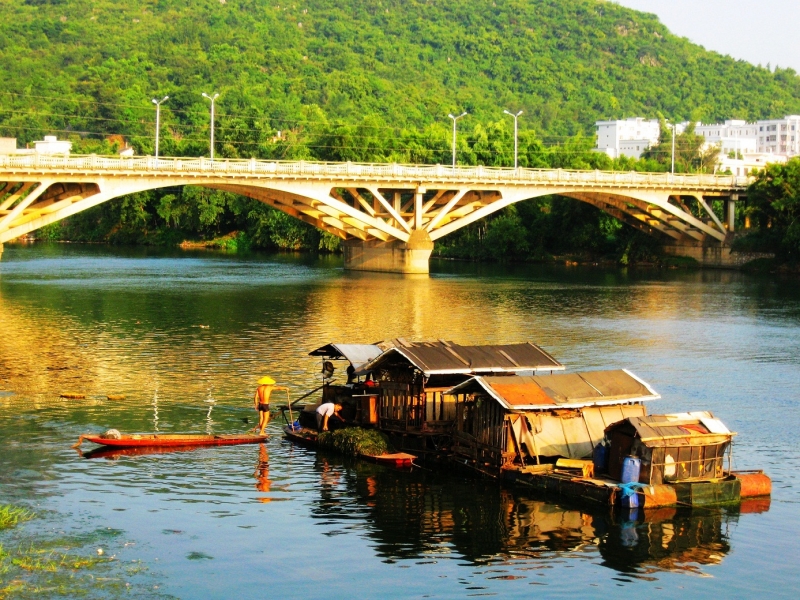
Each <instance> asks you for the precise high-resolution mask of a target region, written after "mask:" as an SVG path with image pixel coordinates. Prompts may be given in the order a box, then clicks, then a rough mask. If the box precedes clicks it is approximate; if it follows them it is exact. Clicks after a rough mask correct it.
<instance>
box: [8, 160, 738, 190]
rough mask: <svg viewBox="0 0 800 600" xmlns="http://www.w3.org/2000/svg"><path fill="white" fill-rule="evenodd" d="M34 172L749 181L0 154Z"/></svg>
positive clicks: (13, 166) (708, 184)
mask: <svg viewBox="0 0 800 600" xmlns="http://www.w3.org/2000/svg"><path fill="white" fill-rule="evenodd" d="M17 169H20V170H32V171H36V172H51V171H55V172H62V173H63V172H64V171H69V172H73V173H74V172H79V173H81V174H94V173H114V172H118V173H147V174H154V175H155V174H164V175H175V174H182V173H187V174H188V173H194V174H197V173H205V174H214V175H250V176H267V177H270V176H271V177H281V176H301V177H312V178H327V177H335V178H347V177H357V178H374V179H378V180H381V181H385V180H393V179H394V180H403V181H409V180H411V181H431V180H450V181H453V182H454V183H455V182H459V183H465V182H486V181H498V182H504V183H514V182H518V183H521V184H524V183H543V184H551V185H559V184H565V185H571V184H572V185H574V184H600V185H621V186H643V187H647V186H658V187H664V186H678V187H682V186H686V187H702V188H723V189H731V188H744V187H746V186H747V185H749V183H750V181H751V179H750V178H749V177H742V176H738V177H737V176H735V175H707V174H688V175H687V174H674V175H673V174H671V173H639V172H635V171H624V172H623V171H576V170H567V169H525V168H519V169H512V168H507V167H485V166H480V165H479V166H475V167H470V166H456V167H451V166H444V165H407V164H397V163H350V162H313V161H274V160H255V159H249V160H248V159H222V160H219V159H218V160H213V161H212V160H210V159H208V158H204V157H201V158H158V159H156V158H154V157H152V156H136V157H118V156H114V157H109V156H99V155H94V154H92V155H47V154H36V153H31V154H8V155H0V170H17Z"/></svg>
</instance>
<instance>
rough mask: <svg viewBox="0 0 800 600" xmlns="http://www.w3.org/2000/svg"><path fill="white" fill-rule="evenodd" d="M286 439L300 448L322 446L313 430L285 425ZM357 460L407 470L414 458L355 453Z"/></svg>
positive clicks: (388, 454)
mask: <svg viewBox="0 0 800 600" xmlns="http://www.w3.org/2000/svg"><path fill="white" fill-rule="evenodd" d="M283 431H284V434H285V435H286V437H287V438H288V439H289V440H291V441H293V442H296V443H298V444H300V445H301V446H307V447H309V448H323V447H326V446H324V445H323V444H322V443H321V441H320V434H319V432H318V431H316V430H314V429H309V428H305V427H297V426H295V425H287V426H286V427H284V429H283ZM355 456H356V457H357V458H362V459H365V460H369V461H371V462H374V463H378V464H381V465H386V466H389V467H395V468H398V469H399V468H408V467H411V466H412V465H413V462H414V459H415V458H416V456H414V455H413V454H408V453H406V452H383V453H380V454H370V453H365V452H355Z"/></svg>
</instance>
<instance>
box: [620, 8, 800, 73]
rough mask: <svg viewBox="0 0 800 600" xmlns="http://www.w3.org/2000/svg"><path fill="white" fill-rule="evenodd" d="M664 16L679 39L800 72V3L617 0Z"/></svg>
mask: <svg viewBox="0 0 800 600" xmlns="http://www.w3.org/2000/svg"><path fill="white" fill-rule="evenodd" d="M616 2H617V3H618V4H621V5H622V6H628V7H630V8H635V9H636V10H641V11H644V12H649V13H655V14H656V15H658V17H659V19H660V20H661V22H662V23H664V25H666V26H667V28H668V29H669V30H670V31H672V33H674V34H675V35H678V36H681V37H686V38H689V39H690V40H691V41H692V42H694V43H696V44H700V45H701V46H704V47H705V48H706V49H707V50H714V51H716V52H719V53H720V54H728V55H730V56H732V57H733V58H741V59H744V60H746V61H748V62H751V63H753V64H756V65H757V64H759V63H760V64H761V65H762V66H766V65H767V63H769V64H770V65H771V66H772V68H773V69H774V68H775V66H776V65H778V66H781V67H791V68H793V69H794V70H795V71H798V72H800V27H798V25H800V0H616Z"/></svg>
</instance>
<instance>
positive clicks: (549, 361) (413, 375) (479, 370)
mask: <svg viewBox="0 0 800 600" xmlns="http://www.w3.org/2000/svg"><path fill="white" fill-rule="evenodd" d="M310 355H311V356H318V357H320V358H321V359H322V360H323V372H325V373H331V374H332V373H334V372H335V368H334V367H335V366H334V365H333V364H332V362H331V364H330V365H328V366H326V363H328V362H330V361H336V360H344V361H346V362H347V363H348V367H347V369H348V371H349V375H348V377H347V381H346V382H343V383H337V382H335V381H334V379H333V377H332V376H330V377H328V378H327V382H325V383H324V384H323V386H322V394H321V397H320V400H319V401H317V402H309V403H308V404H306V405H305V406H304V407H303V409H302V410H301V411H300V413H299V414H300V419H299V422H300V424H301V425H302V426H304V427H308V428H310V427H313V426H315V417H314V413H315V411H316V408H317V407H318V406H319V404H320V403H321V402H334V403H337V404H340V405H342V411H341V414H342V417H343V418H344V420H345V422H348V423H353V424H357V425H361V426H367V427H376V428H377V429H379V430H381V431H382V432H384V433H385V434H387V435H388V436H389V439H390V441H391V443H392V445H393V446H394V447H395V448H397V449H399V450H402V451H405V452H411V453H413V454H416V455H421V456H423V457H426V458H429V459H430V458H437V457H438V458H442V457H444V456H445V455H446V454H447V452H448V451H449V446H450V443H451V441H452V431H453V427H454V424H455V419H456V403H455V398H454V397H452V396H448V395H446V394H445V392H446V391H447V390H449V389H451V388H452V387H453V386H456V385H458V384H461V383H464V382H465V381H468V380H469V379H471V378H472V377H474V376H476V375H485V376H493V377H498V378H503V377H505V378H509V377H515V376H518V375H521V374H524V375H532V374H534V373H538V372H545V373H553V372H554V371H561V370H563V369H564V366H563V365H562V364H561V363H559V362H558V361H557V360H556V359H554V358H553V357H552V356H551V355H550V354H549V353H547V352H546V351H545V350H543V349H542V348H540V347H539V346H537V345H535V344H532V343H521V344H496V345H482V346H462V345H460V344H456V343H455V342H448V341H444V340H438V341H432V342H408V341H406V340H403V339H395V340H391V341H387V342H379V343H377V344H371V345H358V344H349V345H348V344H328V345H326V346H323V347H321V348H317V349H316V350H313V351H312V352H311V353H310Z"/></svg>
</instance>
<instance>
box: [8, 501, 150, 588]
mask: <svg viewBox="0 0 800 600" xmlns="http://www.w3.org/2000/svg"><path fill="white" fill-rule="evenodd" d="M34 517H35V515H34V513H33V512H31V511H29V510H27V509H24V508H21V507H16V506H9V505H2V506H0V524H2V525H1V526H0V528H2V529H7V528H11V527H14V526H15V525H18V524H19V523H22V522H23V521H28V520H31V519H33V518H34ZM121 534H122V532H121V531H120V530H118V529H112V528H103V529H98V530H96V531H92V532H86V533H82V534H80V535H74V536H62V537H57V538H54V537H50V536H47V537H44V536H41V535H37V534H36V533H35V532H33V533H32V534H31V535H28V532H27V530H26V531H25V532H24V533H23V535H22V536H20V535H16V536H15V537H14V538H13V539H14V542H13V543H12V544H9V541H8V540H6V543H5V544H0V600H5V599H6V598H40V597H47V598H49V597H53V596H63V597H69V598H73V597H77V596H85V597H90V598H99V597H104V598H105V597H112V598H115V597H118V596H119V595H121V594H123V593H125V594H128V595H130V594H131V593H134V594H136V593H137V592H139V591H141V590H140V589H139V585H135V586H132V584H131V583H130V582H128V581H126V579H128V578H129V577H135V576H137V575H138V576H141V575H143V574H145V573H146V571H147V568H146V567H145V566H144V565H143V564H141V562H140V561H135V562H134V563H133V564H130V563H129V564H128V565H125V564H123V563H122V562H121V561H120V560H117V558H116V556H115V555H114V554H113V553H112V551H111V549H110V548H109V546H108V544H113V543H114V542H115V538H117V537H119V536H120V535H121ZM100 544H102V546H101V545H100ZM112 547H113V546H112ZM109 554H110V556H109ZM146 597H148V598H149V597H161V594H160V593H153V592H152V589H150V588H149V587H148V591H147V595H146Z"/></svg>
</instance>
